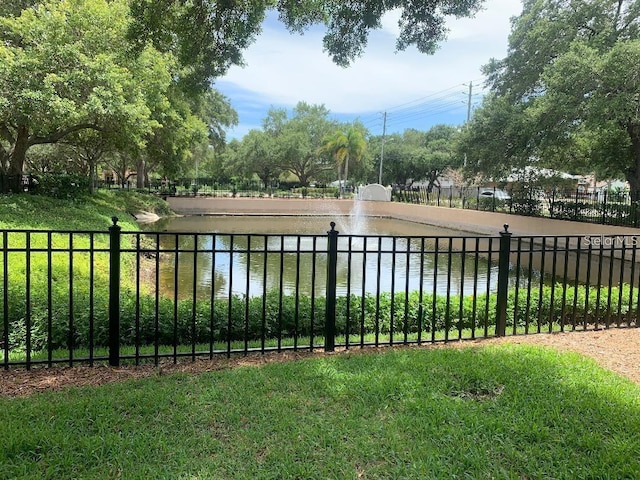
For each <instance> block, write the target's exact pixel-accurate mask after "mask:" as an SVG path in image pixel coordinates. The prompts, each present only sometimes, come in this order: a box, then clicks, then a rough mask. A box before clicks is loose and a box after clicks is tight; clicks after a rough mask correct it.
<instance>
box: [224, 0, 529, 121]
mask: <svg viewBox="0 0 640 480" xmlns="http://www.w3.org/2000/svg"><path fill="white" fill-rule="evenodd" d="M520 11H521V6H520V3H519V2H518V1H517V0H489V1H488V2H487V3H486V5H485V10H484V11H482V12H480V13H479V14H478V15H477V16H476V18H474V19H457V20H456V19H453V20H452V21H450V22H449V25H448V26H449V28H450V35H449V40H448V41H446V42H445V43H443V45H442V47H441V49H440V50H439V51H438V52H437V53H436V54H435V55H432V56H429V55H424V54H420V53H419V52H417V50H416V49H415V48H410V49H408V50H407V51H405V52H398V53H394V51H395V37H396V35H397V31H398V29H397V20H398V18H399V13H398V12H390V13H389V14H387V15H385V17H384V18H383V21H382V26H383V28H382V30H380V31H378V32H375V33H374V34H373V35H371V38H370V42H369V45H368V47H367V49H366V51H365V53H364V55H363V56H362V57H360V58H358V59H356V61H355V62H354V63H353V64H352V65H351V66H350V67H349V68H341V67H338V66H336V65H335V64H334V63H333V62H332V61H331V59H330V58H329V57H328V56H327V54H326V53H324V52H323V51H322V33H321V32H320V31H318V30H317V29H314V30H312V31H310V32H308V33H307V34H305V35H304V36H298V35H290V34H289V33H288V32H287V31H286V30H285V29H284V28H280V27H278V26H274V25H273V22H269V24H268V25H266V26H265V29H264V31H263V33H262V34H261V35H260V37H259V38H258V40H257V41H256V43H255V44H254V45H252V46H251V47H250V48H249V49H248V50H247V51H246V52H245V61H246V64H247V66H246V67H245V68H238V67H234V68H232V69H231V70H230V71H229V73H228V74H227V75H226V76H225V77H224V78H222V79H220V81H219V82H218V87H219V88H220V89H221V90H222V91H223V92H225V93H226V91H227V90H229V91H232V92H234V93H233V94H228V95H229V96H230V98H231V101H232V103H233V104H234V106H236V108H238V105H237V103H236V102H238V101H240V102H242V103H244V101H246V100H248V99H249V98H251V97H254V98H255V101H257V102H258V103H260V104H262V105H267V106H268V105H275V106H284V107H288V108H290V107H292V106H294V105H295V104H296V103H297V102H298V101H301V100H304V101H306V102H309V103H318V104H320V103H322V104H324V105H326V106H327V108H329V109H330V110H331V111H332V112H335V113H351V114H353V115H354V117H355V116H357V115H358V114H360V113H364V112H374V111H380V110H384V109H385V108H388V107H392V106H395V105H399V104H402V103H405V102H409V101H412V100H414V99H417V98H421V97H424V96H427V95H430V94H433V93H434V92H439V91H442V90H445V89H448V88H450V87H453V86H455V85H461V84H462V83H464V82H469V81H471V80H477V79H479V78H480V77H481V72H480V67H481V66H482V65H483V64H486V63H487V62H488V60H489V59H490V58H491V57H503V56H504V55H505V54H506V51H507V37H508V34H509V31H510V24H509V18H510V17H511V16H513V15H516V14H519V13H520ZM463 88H464V87H461V91H462V89H463ZM238 92H243V96H245V95H248V97H245V98H244V99H242V100H241V99H240V98H239V96H238ZM234 96H235V97H236V98H234ZM463 98H464V97H463V96H461V100H462V99H463ZM267 108H268V107H267ZM239 110H241V109H239ZM241 122H243V119H242V113H241ZM238 130H239V129H238Z"/></svg>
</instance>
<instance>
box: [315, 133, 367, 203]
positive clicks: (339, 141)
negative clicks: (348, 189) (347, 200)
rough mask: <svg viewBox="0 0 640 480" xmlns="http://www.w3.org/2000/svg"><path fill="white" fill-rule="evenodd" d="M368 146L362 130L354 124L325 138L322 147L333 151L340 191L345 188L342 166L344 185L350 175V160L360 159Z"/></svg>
mask: <svg viewBox="0 0 640 480" xmlns="http://www.w3.org/2000/svg"><path fill="white" fill-rule="evenodd" d="M366 147H367V142H366V140H365V139H364V134H363V133H362V130H361V129H359V128H355V127H353V126H350V127H349V128H348V129H347V130H346V131H344V130H336V131H335V132H334V133H333V134H331V135H329V136H327V137H326V138H325V141H324V145H323V147H322V148H323V150H325V151H327V152H331V154H332V155H333V158H334V160H335V162H336V166H337V168H338V183H339V184H340V191H342V189H343V183H342V178H341V173H342V168H343V167H344V185H346V183H347V179H348V177H349V161H350V160H353V161H356V162H358V161H360V159H361V158H362V155H363V154H364V151H365V149H366Z"/></svg>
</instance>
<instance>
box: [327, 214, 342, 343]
mask: <svg viewBox="0 0 640 480" xmlns="http://www.w3.org/2000/svg"><path fill="white" fill-rule="evenodd" d="M330 225H331V230H330V231H328V232H327V234H328V238H327V300H326V314H325V323H324V351H325V352H333V351H334V350H335V345H336V276H337V275H336V270H337V265H338V233H339V232H338V231H337V230H336V229H335V227H336V222H331V223H330Z"/></svg>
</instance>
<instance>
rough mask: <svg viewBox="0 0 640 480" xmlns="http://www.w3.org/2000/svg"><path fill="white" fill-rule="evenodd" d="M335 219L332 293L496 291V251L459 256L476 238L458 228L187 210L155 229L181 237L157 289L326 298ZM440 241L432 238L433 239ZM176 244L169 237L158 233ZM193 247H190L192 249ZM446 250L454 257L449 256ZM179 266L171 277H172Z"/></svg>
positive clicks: (165, 244)
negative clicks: (330, 235)
mask: <svg viewBox="0 0 640 480" xmlns="http://www.w3.org/2000/svg"><path fill="white" fill-rule="evenodd" d="M332 221H333V222H335V223H336V227H335V228H336V230H338V231H339V232H340V234H339V237H338V250H339V252H340V253H339V258H338V278H337V283H338V295H344V294H346V293H348V292H350V293H352V294H357V295H360V294H362V293H363V292H367V293H379V292H390V291H394V292H402V291H405V290H407V291H414V290H418V289H419V288H420V287H421V286H422V289H423V291H424V292H425V293H432V292H437V293H439V294H446V293H447V292H449V293H450V294H452V295H455V294H457V293H460V292H462V293H464V294H471V293H473V291H477V292H486V291H487V290H490V291H494V290H495V288H496V284H497V266H496V265H495V261H496V260H497V256H496V255H495V253H494V254H493V255H494V256H493V260H494V261H493V262H489V261H488V260H487V258H486V255H476V254H473V255H471V254H468V253H467V254H465V251H466V252H470V251H471V250H476V249H477V248H478V246H479V245H480V242H481V241H482V242H483V244H484V247H480V248H481V249H482V248H485V249H486V248H487V245H488V243H489V242H494V243H493V246H494V248H497V239H488V238H485V239H479V238H478V237H477V236H475V235H474V236H472V238H463V237H464V236H465V234H464V233H463V232H460V231H456V230H448V229H444V228H439V227H434V226H430V225H424V224H418V223H414V222H408V221H403V220H396V219H390V218H376V217H368V218H362V217H357V216H314V217H307V216H253V215H243V216H185V217H177V218H172V219H168V220H164V221H163V222H161V223H158V224H157V225H155V228H154V230H156V231H158V230H160V231H166V232H167V233H180V234H181V235H180V236H179V238H178V244H179V250H187V251H183V252H180V253H178V254H177V255H176V254H175V253H165V254H163V255H162V256H161V260H160V287H161V292H162V293H163V294H164V295H168V296H173V294H174V288H175V284H176V281H177V284H178V296H179V297H182V298H185V297H188V296H193V295H195V296H196V297H198V298H208V297H209V296H210V295H211V292H212V290H213V293H214V295H215V296H216V297H217V298H223V297H227V296H228V295H229V294H230V293H232V294H242V293H247V292H248V293H249V295H251V296H252V295H261V294H263V293H264V292H266V291H270V290H272V289H280V288H282V290H283V291H284V292H285V293H288V294H291V293H293V292H295V291H296V285H298V291H299V292H300V293H301V294H306V295H309V294H311V293H312V292H313V293H315V294H316V295H320V296H322V295H324V291H325V283H326V268H327V266H326V253H324V252H326V249H327V231H328V230H330V225H329V224H330V222H332ZM436 237H439V238H436ZM160 240H161V245H162V248H166V249H173V248H174V247H175V243H176V237H175V235H167V236H161V237H160ZM196 242H197V248H194V247H195V246H196ZM450 251H451V253H449V252H450ZM176 270H177V274H176Z"/></svg>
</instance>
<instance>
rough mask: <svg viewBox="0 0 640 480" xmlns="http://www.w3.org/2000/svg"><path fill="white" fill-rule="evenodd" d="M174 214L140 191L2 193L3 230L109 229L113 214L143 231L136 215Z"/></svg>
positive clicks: (0, 225) (0, 214)
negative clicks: (67, 196) (65, 195)
mask: <svg viewBox="0 0 640 480" xmlns="http://www.w3.org/2000/svg"><path fill="white" fill-rule="evenodd" d="M145 211H149V212H155V213H158V214H159V215H167V214H170V213H171V210H170V209H169V206H168V205H167V203H166V202H164V201H163V200H161V199H159V198H157V197H153V196H151V195H146V194H140V193H136V192H126V191H123V192H120V191H105V190H101V191H99V192H97V193H96V194H95V195H91V196H84V197H81V198H77V199H73V200H61V199H56V198H50V197H44V196H39V195H0V229H41V230H96V231H101V230H106V229H107V228H108V227H109V226H110V225H111V217H113V216H116V217H118V218H119V219H120V221H119V224H120V225H121V226H122V228H123V229H125V230H139V227H138V224H137V223H136V222H135V220H134V218H133V215H135V214H137V213H139V212H145Z"/></svg>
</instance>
